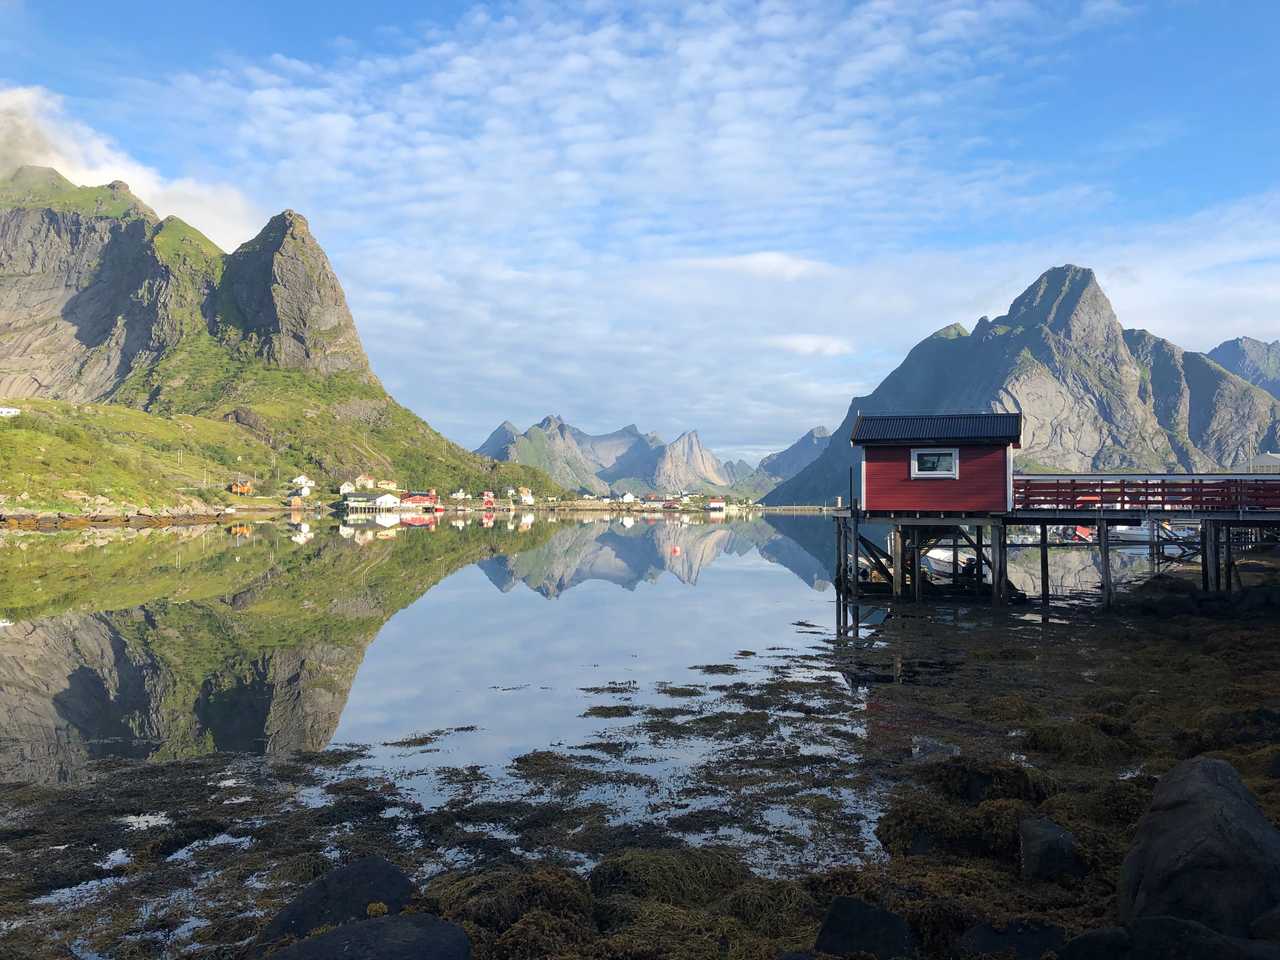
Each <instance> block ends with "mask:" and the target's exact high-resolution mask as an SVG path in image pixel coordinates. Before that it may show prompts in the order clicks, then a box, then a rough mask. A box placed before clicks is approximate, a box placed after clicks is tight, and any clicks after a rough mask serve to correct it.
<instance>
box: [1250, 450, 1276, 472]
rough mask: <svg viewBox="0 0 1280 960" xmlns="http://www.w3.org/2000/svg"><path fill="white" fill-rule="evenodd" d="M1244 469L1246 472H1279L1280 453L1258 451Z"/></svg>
mask: <svg viewBox="0 0 1280 960" xmlns="http://www.w3.org/2000/svg"><path fill="white" fill-rule="evenodd" d="M1244 469H1245V472H1246V473H1280V453H1260V454H1258V455H1257V456H1256V457H1254V458H1253V459H1252V460H1250V461H1249V462H1248V463H1246V464H1245V466H1244Z"/></svg>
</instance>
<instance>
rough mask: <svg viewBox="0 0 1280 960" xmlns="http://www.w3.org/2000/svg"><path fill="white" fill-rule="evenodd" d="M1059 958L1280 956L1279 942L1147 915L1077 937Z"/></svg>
mask: <svg viewBox="0 0 1280 960" xmlns="http://www.w3.org/2000/svg"><path fill="white" fill-rule="evenodd" d="M1057 955H1058V958H1059V960H1280V945H1278V944H1274V943H1265V942H1260V941H1257V940H1246V939H1244V938H1241V937H1228V936H1224V935H1223V934H1221V933H1217V932H1216V931H1213V930H1210V929H1209V928H1208V927H1206V926H1205V925H1204V924H1201V923H1196V922H1195V921H1193V920H1179V919H1177V918H1176V917H1147V918H1144V919H1141V920H1135V921H1134V922H1133V923H1131V924H1130V925H1129V926H1128V928H1124V927H1108V928H1106V929H1103V930H1091V931H1090V932H1088V933H1085V934H1081V935H1080V936H1078V937H1076V938H1075V939H1074V940H1072V941H1071V942H1070V943H1068V944H1067V945H1066V946H1064V947H1063V948H1062V949H1061V950H1059V951H1058V952H1057Z"/></svg>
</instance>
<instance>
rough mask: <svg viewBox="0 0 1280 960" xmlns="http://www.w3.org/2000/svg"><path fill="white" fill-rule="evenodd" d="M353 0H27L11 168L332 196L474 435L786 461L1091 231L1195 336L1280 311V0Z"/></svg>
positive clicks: (361, 281) (380, 308) (432, 413)
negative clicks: (591, 439)
mask: <svg viewBox="0 0 1280 960" xmlns="http://www.w3.org/2000/svg"><path fill="white" fill-rule="evenodd" d="M328 7H331V9H330V8H326V5H315V4H304V3H295V2H284V3H274V4H261V3H254V4H247V3H239V2H223V3H220V4H219V5H218V6H217V8H216V11H214V12H212V13H211V12H210V8H207V7H204V8H202V7H200V6H199V5H187V4H176V5H174V4H160V3H151V2H147V3H127V4H119V5H109V6H103V5H99V4H92V5H91V4H57V3H40V4H36V3H32V2H24V0H16V2H15V0H0V124H2V126H0V165H4V164H12V163H14V162H20V161H24V160H34V161H43V162H50V163H53V164H54V165H57V166H60V167H61V168H63V169H64V172H66V173H67V174H68V175H69V176H72V178H73V179H78V180H80V181H81V182H98V181H103V180H107V179H113V178H115V177H120V178H121V179H125V180H127V181H128V182H129V183H130V184H131V185H132V186H133V187H134V189H135V192H138V193H139V194H140V195H142V196H143V197H144V199H147V200H148V201H149V202H151V203H152V205H153V206H155V207H156V208H157V209H158V210H159V211H160V212H161V213H166V214H167V213H176V214H178V215H179V216H182V217H183V218H184V219H187V220H189V221H191V222H192V223H193V224H195V225H196V226H197V227H200V228H201V229H203V230H205V232H207V233H208V234H209V235H210V236H211V237H213V239H214V240H215V241H217V242H218V243H219V244H220V245H222V246H223V247H224V248H228V249H230V248H232V247H234V246H235V245H236V244H237V243H239V242H242V241H243V240H245V239H248V238H249V237H250V236H252V234H253V233H254V232H256V230H257V229H258V228H259V227H260V226H261V224H262V223H263V222H265V219H266V218H267V217H268V216H269V215H270V214H271V213H274V212H276V211H278V210H280V209H283V208H285V207H292V208H294V209H297V210H299V211H301V212H303V213H304V214H306V215H307V217H308V218H309V220H310V221H311V224H312V227H313V229H314V230H315V232H316V234H317V235H318V236H319V238H320V239H321V241H322V243H323V244H324V245H325V248H326V249H327V250H328V252H329V254H330V256H331V258H332V259H333V261H334V264H335V267H336V268H337V270H338V273H339V276H340V277H341V279H342V281H343V283H344V286H345V287H346V289H347V292H348V296H349V299H350V302H351V306H352V309H353V313H354V314H355V316H356V320H357V323H358V325H359V327H360V330H361V333H362V335H363V336H364V338H365V341H366V346H367V347H368V350H369V353H370V355H371V357H372V359H373V362H374V365H375V368H376V370H377V372H378V374H379V375H380V376H381V377H382V378H383V380H384V382H386V383H387V385H388V386H389V387H390V388H391V389H392V390H393V392H395V393H396V394H397V396H398V397H400V398H401V399H402V400H403V401H404V402H406V403H407V404H408V405H410V406H411V407H413V408H414V409H415V410H417V411H418V412H419V413H421V414H422V415H423V416H425V417H426V418H427V419H428V420H430V421H431V422H432V423H433V424H434V425H436V426H438V427H439V428H440V429H442V430H444V432H445V433H446V434H448V435H450V436H452V437H454V438H455V439H458V440H459V441H460V442H463V443H465V444H467V445H468V446H474V445H476V444H478V443H479V442H480V441H481V440H483V439H484V436H485V435H486V434H487V433H488V431H489V430H490V429H491V428H492V427H493V426H494V425H496V424H497V423H498V422H500V421H501V420H503V419H511V420H513V421H515V422H516V423H518V424H520V425H521V426H525V425H527V424H528V423H530V422H532V421H534V420H536V419H539V418H540V417H541V416H542V415H544V414H545V413H550V412H555V413H559V414H561V415H563V416H564V417H565V418H566V419H569V420H570V421H572V422H574V423H577V424H579V425H581V426H582V427H584V428H586V429H589V430H599V431H604V430H608V429H613V428H615V427H617V426H620V425H622V424H624V423H629V422H636V423H639V424H640V425H641V426H642V427H643V428H646V429H654V430H657V431H659V432H661V433H663V434H664V435H666V436H668V437H670V436H673V435H674V434H675V433H678V432H679V431H681V430H683V429H688V428H698V429H699V431H700V433H701V434H702V435H703V438H704V440H705V441H706V442H707V443H708V444H709V445H711V446H712V447H713V448H714V449H716V450H718V451H720V452H722V453H725V454H732V455H734V456H737V455H745V456H748V457H749V458H754V457H755V456H759V455H760V454H762V453H765V452H769V451H770V450H772V449H776V448H778V447H780V446H782V445H785V444H786V443H788V442H790V440H791V439H793V438H794V437H795V436H798V435H799V434H800V433H802V432H803V431H804V430H805V429H807V428H808V427H810V426H812V425H814V424H816V423H824V424H826V425H828V426H835V424H836V422H838V420H839V419H840V418H841V417H842V416H843V414H844V412H845V409H846V408H847V406H848V402H849V398H850V396H851V395H853V394H854V393H855V392H860V391H866V390H869V389H870V388H872V387H873V386H874V385H875V383H876V382H877V381H878V380H879V379H880V378H881V377H882V376H883V375H884V374H885V373H886V372H887V371H888V370H889V369H891V368H892V366H893V365H894V364H895V363H896V362H897V361H898V360H899V359H900V357H901V356H902V354H903V353H904V352H905V351H906V350H907V349H909V347H910V346H911V344H913V343H914V342H915V341H916V340H918V339H919V338H920V337H922V336H924V335H926V334H928V333H929V332H931V331H932V330H934V329H937V328H939V327H942V326H945V325H946V324H948V323H951V322H955V321H959V322H962V323H965V324H967V325H971V324H972V323H973V321H974V320H976V319H977V317H978V316H980V315H981V314H984V313H987V314H992V315H995V314H998V313H1000V312H1002V311H1003V310H1004V309H1005V308H1006V307H1007V305H1008V303H1009V301H1010V300H1011V299H1012V298H1013V297H1014V296H1015V295H1016V294H1017V293H1019V292H1020V291H1021V290H1022V289H1023V288H1024V287H1025V286H1027V285H1028V284H1029V283H1030V282H1031V281H1033V280H1034V279H1035V277H1036V276H1037V275H1038V274H1039V273H1040V272H1041V271H1043V270H1044V269H1046V268H1048V267H1050V266H1052V265H1055V264H1058V263H1063V262H1067V261H1071V262H1076V263H1082V264H1085V265H1088V266H1092V267H1094V268H1095V269H1096V270H1097V271H1098V273H1099V276H1100V279H1101V281H1102V283H1103V287H1104V289H1106V290H1107V292H1108V293H1109V294H1110V296H1111V298H1112V300H1113V302H1114V303H1115V305H1116V308H1117V312H1118V313H1119V315H1120V319H1121V320H1122V322H1124V323H1125V324H1126V325H1129V326H1143V327H1147V328H1149V329H1152V330H1154V331H1156V332H1157V333H1161V334H1164V335H1166V336H1169V337H1171V338H1172V339H1174V340H1176V341H1177V342H1179V343H1181V344H1183V345H1184V346H1187V347H1189V348H1199V349H1203V348H1208V347H1210V346H1212V345H1213V344H1214V343H1216V342H1218V341H1219V340H1221V339H1224V338H1225V337H1228V336H1235V335H1239V334H1246V333H1249V334H1253V335H1256V336H1260V337H1266V338H1268V339H1274V338H1275V337H1277V336H1280V311H1277V309H1276V304H1277V302H1280V226H1278V224H1280V182H1278V181H1280V163H1278V162H1277V159H1276V158H1277V157H1280V123H1277V122H1276V121H1277V118H1280V93H1278V92H1277V91H1278V90H1280V84H1278V83H1277V82H1276V80H1275V73H1276V62H1275V61H1276V54H1277V52H1280V51H1278V50H1277V49H1276V41H1275V39H1274V38H1275V37H1276V36H1277V35H1280V4H1275V3H1270V2H1237V3H1232V4H1230V5H1222V4H1217V3H1208V2H1205V3H1200V2H1192V0H1185V2H1176V0H1171V2H1168V3H1138V2H1127V0H1125V2H1122V0H914V2H893V3H885V2H875V0H872V2H866V3H804V4H786V3H747V2H733V0H724V2H708V3H701V4H698V3H689V2H680V3H676V2H670V3H668V2H656V3H646V4H643V5H635V6H621V5H617V4H606V3H587V4H583V5H579V6H575V7H573V8H571V9H570V7H569V5H563V4H550V3H521V4H491V5H487V6H480V5H474V4H465V3H448V4H436V5H433V6H432V7H431V9H430V11H429V15H428V16H426V17H424V14H423V11H422V8H421V6H420V5H416V4H395V3H385V2H365V3H361V4H359V5H328ZM121 8H124V9H121ZM1224 11H1225V12H1224Z"/></svg>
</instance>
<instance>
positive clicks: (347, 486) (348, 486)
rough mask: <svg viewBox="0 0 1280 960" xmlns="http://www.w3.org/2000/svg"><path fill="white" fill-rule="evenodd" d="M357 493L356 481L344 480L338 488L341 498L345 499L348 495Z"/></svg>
mask: <svg viewBox="0 0 1280 960" xmlns="http://www.w3.org/2000/svg"><path fill="white" fill-rule="evenodd" d="M355 492H356V485H355V482H354V481H351V480H343V481H342V483H341V484H340V485H339V486H338V493H339V494H340V495H341V496H344V497H345V496H346V495H347V494H348V493H355Z"/></svg>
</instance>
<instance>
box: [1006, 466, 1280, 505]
mask: <svg viewBox="0 0 1280 960" xmlns="http://www.w3.org/2000/svg"><path fill="white" fill-rule="evenodd" d="M1013 508H1014V509H1015V510H1131V511H1152V512H1155V511H1175V512H1179V513H1228V512H1230V513H1238V512H1240V511H1257V510H1280V475H1277V476H1270V475H1257V476H1235V477H1229V476H1227V477H1224V476H1214V475H1211V474H1210V475H1202V476H1195V475H1185V476H1158V477H1150V476H1132V477H1096V476H1095V477H1089V476H1078V477H1062V476H1046V477H1014V478H1013Z"/></svg>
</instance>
